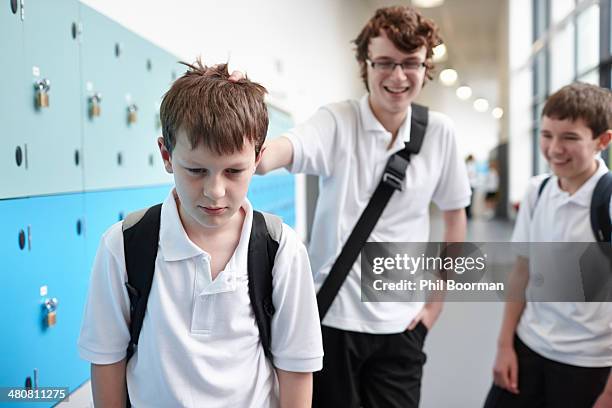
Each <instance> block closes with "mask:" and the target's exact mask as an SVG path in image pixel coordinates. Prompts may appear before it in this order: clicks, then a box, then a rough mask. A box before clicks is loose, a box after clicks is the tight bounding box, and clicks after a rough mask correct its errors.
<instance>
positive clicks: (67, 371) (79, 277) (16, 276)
mask: <svg viewBox="0 0 612 408" xmlns="http://www.w3.org/2000/svg"><path fill="white" fill-rule="evenodd" d="M0 213H1V214H2V215H1V216H2V225H3V228H2V231H1V236H0V245H2V248H3V255H4V254H6V256H5V257H4V259H5V260H6V263H4V264H3V268H2V274H1V275H2V278H1V279H2V282H1V283H2V285H1V286H0V296H1V297H2V299H3V306H4V310H5V324H6V327H10V335H9V336H2V342H3V344H1V345H0V346H2V350H3V352H2V362H1V364H2V366H3V367H11V369H10V370H2V371H1V372H0V383H2V384H6V385H11V386H20V387H23V386H24V384H25V379H26V377H27V376H30V377H33V375H34V374H33V372H34V369H37V370H38V386H40V387H51V386H53V387H69V388H70V390H71V391H73V390H74V389H76V388H77V387H78V386H80V385H81V384H82V383H83V382H85V381H86V380H87V378H88V377H89V366H88V364H87V363H86V362H84V361H82V360H80V359H79V357H78V355H77V350H76V347H75V344H76V340H77V337H78V331H79V328H80V322H81V317H82V312H83V306H84V301H85V296H86V292H87V283H88V274H87V273H85V264H84V254H85V251H84V249H85V240H84V229H83V224H82V220H83V196H82V194H71V195H65V196H55V197H37V198H28V199H20V200H7V201H2V202H0ZM17 230H19V231H21V230H24V231H25V234H26V238H25V245H24V248H23V249H20V248H21V246H20V245H19V244H20V242H18V238H17V237H18V235H19V233H18V232H17ZM58 254H61V255H58ZM41 288H46V292H47V293H44V292H42V291H41ZM50 298H57V299H58V300H59V306H58V308H57V311H56V313H57V320H56V323H55V325H53V326H52V327H48V326H47V325H46V323H45V320H46V319H45V318H46V315H47V314H46V309H45V307H44V301H45V300H47V299H50ZM43 405H44V404H43ZM50 405H52V404H48V405H47V406H50ZM36 406H41V405H40V404H36Z"/></svg>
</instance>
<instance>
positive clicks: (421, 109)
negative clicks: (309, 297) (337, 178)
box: [317, 104, 429, 321]
mask: <svg viewBox="0 0 612 408" xmlns="http://www.w3.org/2000/svg"><path fill="white" fill-rule="evenodd" d="M428 121H429V111H428V109H427V107H425V106H421V105H416V104H412V116H411V118H410V122H411V123H410V142H408V143H406V146H405V147H404V149H403V150H401V151H399V152H397V153H396V154H394V155H393V156H391V157H390V158H389V161H388V162H387V167H386V168H385V171H384V173H383V176H382V180H381V181H380V183H379V184H378V187H376V190H375V191H374V194H373V195H372V198H370V202H369V203H368V205H367V206H366V208H365V210H364V211H363V213H362V214H361V217H359V220H358V221H357V224H355V227H354V228H353V231H352V232H351V234H350V235H349V237H348V239H347V240H346V243H345V244H344V247H343V248H342V251H340V255H338V258H337V259H336V262H334V265H333V266H332V267H331V270H330V271H329V275H328V276H327V278H326V279H325V282H323V285H322V286H321V288H320V289H319V292H318V293H317V304H318V307H319V318H320V319H321V321H323V318H324V317H325V314H326V313H327V311H328V310H329V308H330V306H331V304H332V302H333V301H334V298H335V297H336V295H337V294H338V291H339V290H340V287H341V286H342V284H343V283H344V280H345V279H346V277H347V275H348V274H349V272H350V270H351V268H352V266H353V264H354V263H355V260H356V259H357V256H359V252H360V251H361V248H363V245H364V244H365V243H366V241H367V240H368V237H369V236H370V233H371V232H372V230H373V229H374V226H375V225H376V223H377V222H378V219H379V218H380V216H381V214H382V212H383V211H384V209H385V207H386V206H387V203H388V202H389V200H390V199H391V196H392V195H393V193H394V192H395V190H400V191H401V190H402V185H403V181H404V178H405V177H406V169H407V168H408V165H409V164H410V156H411V155H412V154H417V153H418V152H419V151H420V150H421V145H422V144H423V139H424V138H425V131H426V130H427V123H428Z"/></svg>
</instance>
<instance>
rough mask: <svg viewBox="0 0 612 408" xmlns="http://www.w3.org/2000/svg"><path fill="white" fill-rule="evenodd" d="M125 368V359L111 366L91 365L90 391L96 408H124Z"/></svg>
mask: <svg viewBox="0 0 612 408" xmlns="http://www.w3.org/2000/svg"><path fill="white" fill-rule="evenodd" d="M125 368H126V362H125V359H123V360H121V361H119V362H116V363H113V364H104V365H101V364H92V365H91V390H92V393H93V400H94V406H95V407H96V408H98V407H102V408H125V405H126V400H127V384H126V380H125Z"/></svg>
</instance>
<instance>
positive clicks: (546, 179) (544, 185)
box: [536, 176, 552, 203]
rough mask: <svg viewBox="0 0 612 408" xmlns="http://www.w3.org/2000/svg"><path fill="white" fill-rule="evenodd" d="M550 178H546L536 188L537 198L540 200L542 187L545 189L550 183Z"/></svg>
mask: <svg viewBox="0 0 612 408" xmlns="http://www.w3.org/2000/svg"><path fill="white" fill-rule="evenodd" d="M551 177H552V176H548V177H546V178H545V179H544V180H542V183H541V184H540V187H539V188H538V198H540V196H541V195H542V191H544V187H546V184H547V183H548V182H549V181H550V178H551ZM536 203H537V201H536Z"/></svg>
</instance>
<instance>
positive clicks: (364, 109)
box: [359, 94, 412, 151]
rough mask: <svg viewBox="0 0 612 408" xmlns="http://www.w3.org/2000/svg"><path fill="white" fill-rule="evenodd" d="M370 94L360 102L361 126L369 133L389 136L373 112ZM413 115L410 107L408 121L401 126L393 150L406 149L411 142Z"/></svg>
mask: <svg viewBox="0 0 612 408" xmlns="http://www.w3.org/2000/svg"><path fill="white" fill-rule="evenodd" d="M368 98H369V94H365V95H364V96H362V97H361V99H360V100H359V113H360V116H361V125H362V126H363V129H364V130H366V131H368V132H384V133H385V134H389V132H388V131H387V129H385V128H384V126H383V125H382V124H381V123H380V122H379V121H378V119H376V116H374V112H372V108H371V107H370V102H369V99H368ZM411 115H412V107H411V106H408V111H407V113H406V119H404V123H402V126H400V128H399V131H398V137H397V139H396V140H395V145H394V146H393V148H392V149H391V150H395V151H397V150H401V149H403V148H404V143H408V142H409V141H410V119H409V118H410V117H411Z"/></svg>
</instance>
